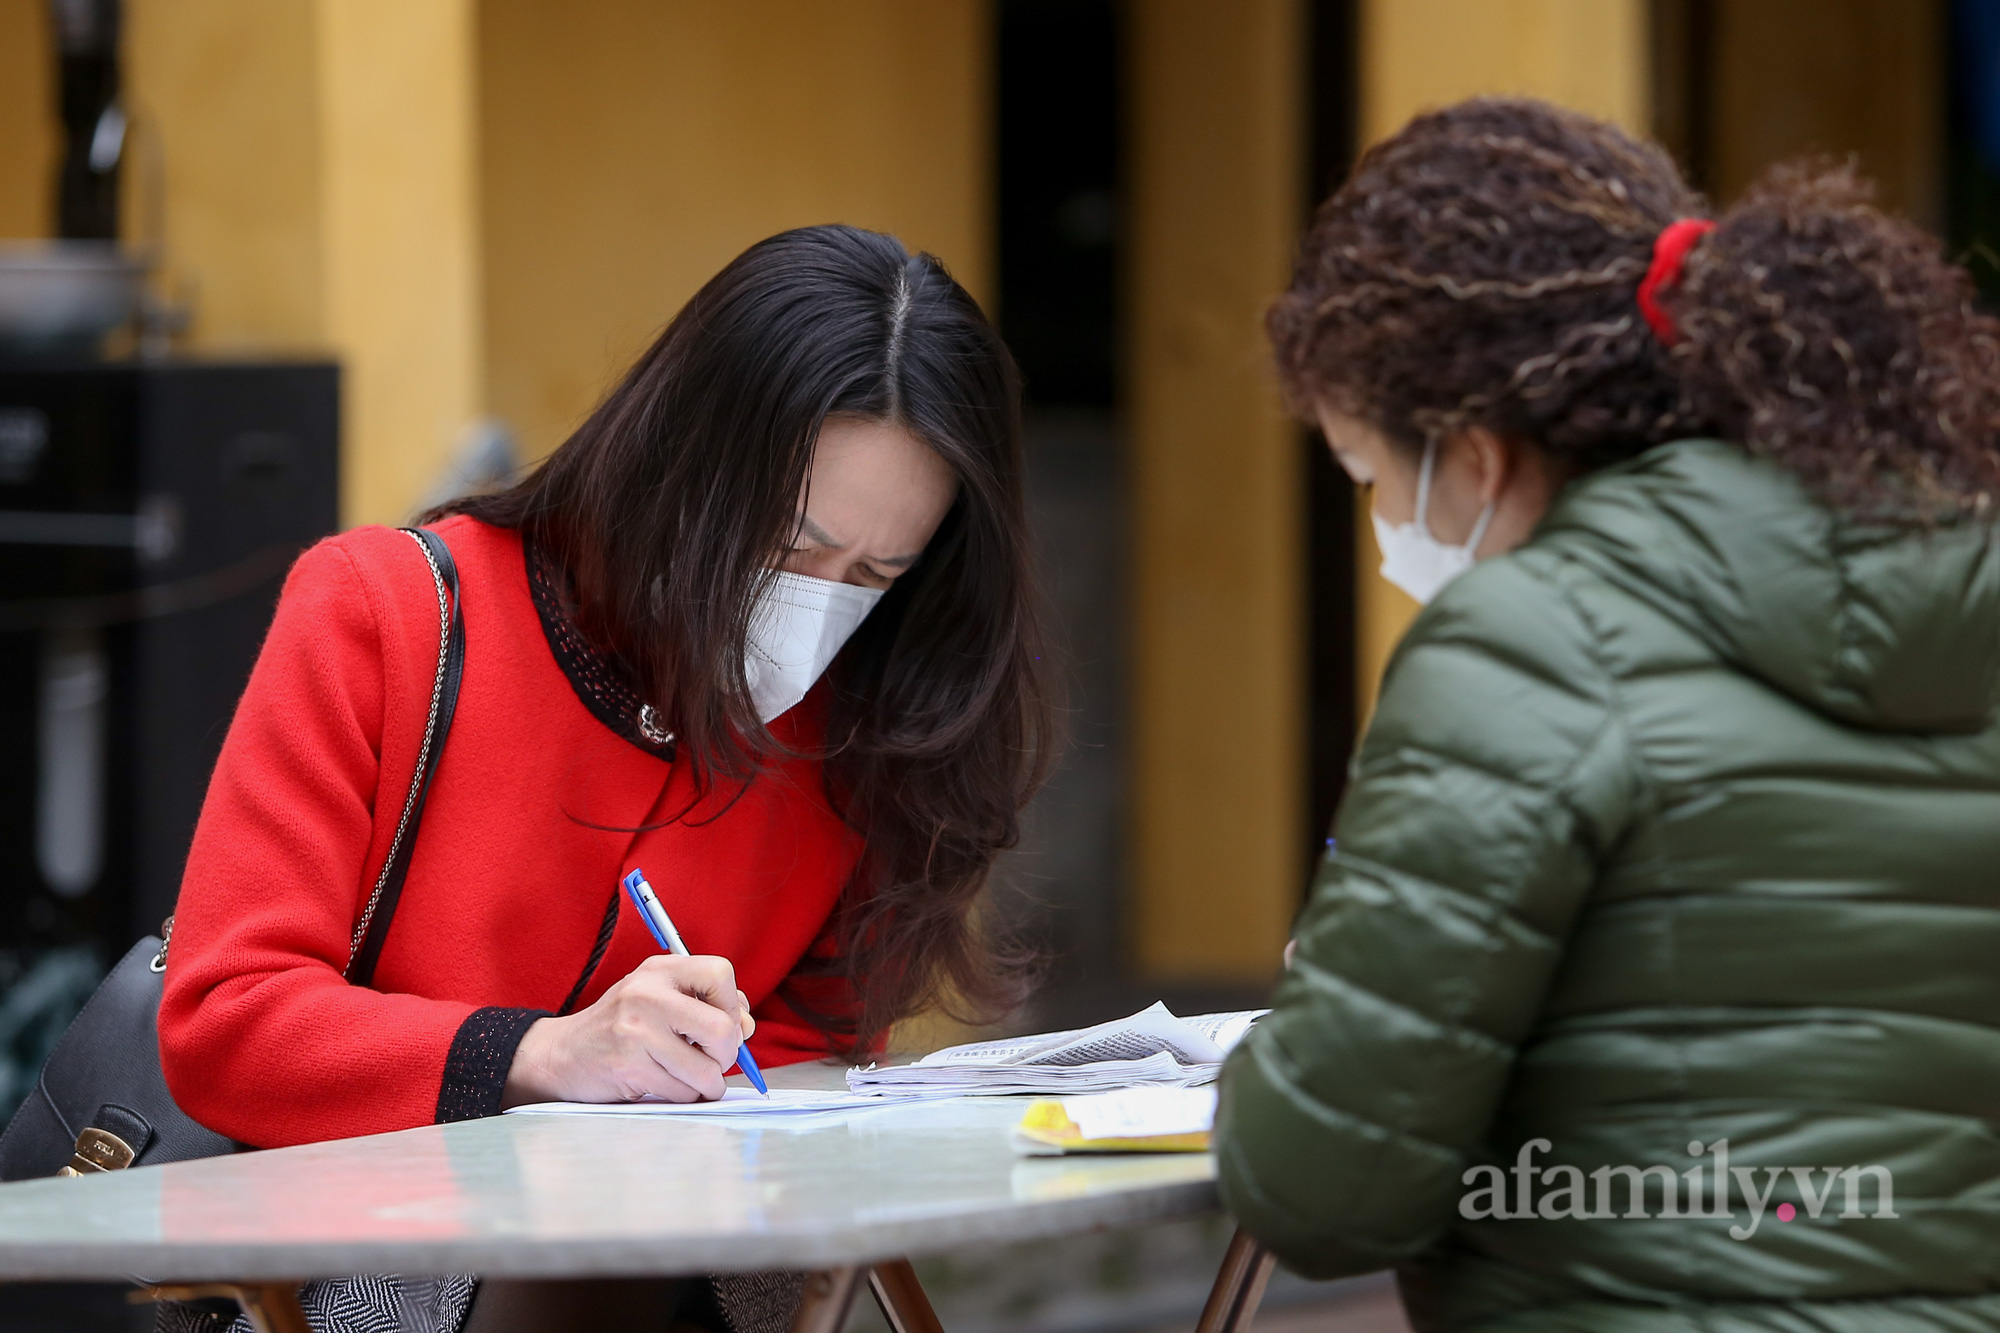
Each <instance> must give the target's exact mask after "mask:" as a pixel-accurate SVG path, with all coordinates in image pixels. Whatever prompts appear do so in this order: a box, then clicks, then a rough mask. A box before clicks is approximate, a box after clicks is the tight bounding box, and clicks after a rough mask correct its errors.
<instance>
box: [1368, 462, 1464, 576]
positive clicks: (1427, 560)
mask: <svg viewBox="0 0 2000 1333" xmlns="http://www.w3.org/2000/svg"><path fill="white" fill-rule="evenodd" d="M1436 466H1437V441H1436V440H1432V441H1431V442H1430V443H1428V444H1426V445H1425V446H1424V465H1423V467H1422V469H1420V470H1419V471H1418V473H1417V516H1416V517H1415V518H1414V519H1412V520H1411V521H1410V522H1408V523H1388V522H1384V521H1383V518H1382V516H1381V515H1380V514H1377V513H1374V512H1373V511H1372V510H1371V511H1370V514H1369V517H1371V518H1373V519H1374V520H1375V544H1376V545H1377V546H1379V547H1381V548H1382V577H1383V578H1385V579H1387V580H1389V582H1391V583H1393V584H1395V585H1396V586H1397V587H1398V588H1401V589H1402V590H1403V591H1404V592H1406V593H1408V594H1410V596H1412V597H1414V598H1416V599H1417V600H1418V601H1419V602H1424V603H1428V602H1429V601H1430V600H1431V598H1433V597H1435V596H1437V595H1438V594H1439V593H1440V592H1442V591H1443V590H1444V585H1445V584H1447V583H1450V582H1451V581H1452V580H1453V579H1455V578H1457V577H1458V576H1459V575H1460V574H1463V573H1464V572H1465V571H1466V570H1468V569H1471V568H1472V562H1473V559H1474V556H1473V554H1472V553H1473V552H1474V551H1477V550H1478V549H1479V542H1480V539H1481V538H1483V537H1485V536H1486V525H1487V524H1488V523H1491V522H1492V521H1493V506H1492V505H1490V504H1489V505H1487V506H1486V508H1484V509H1482V510H1481V511H1480V512H1479V521H1478V522H1477V523H1475V524H1473V525H1472V535H1471V536H1470V537H1468V538H1466V541H1465V545H1463V546H1446V545H1445V544H1444V543H1443V542H1441V541H1439V540H1438V539H1437V538H1435V537H1433V536H1431V529H1430V523H1429V521H1428V515H1429V512H1430V507H1431V472H1432V470H1433V469H1434V468H1435V467H1436Z"/></svg>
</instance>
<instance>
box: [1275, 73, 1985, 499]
mask: <svg viewBox="0 0 2000 1333" xmlns="http://www.w3.org/2000/svg"><path fill="white" fill-rule="evenodd" d="M1870 199H1871V191H1870V188H1869V187H1868V185H1867V184H1866V183H1865V182H1863V181H1862V180H1861V179H1859V178H1858V177H1857V176H1856V175H1855V173H1854V171H1853V169H1852V167H1851V166H1847V165H1844V164H1838V163H1830V162H1808V163H1795V164H1789V165H1786V166H1781V167H1778V168H1776V169H1774V170H1772V171H1771V172H1770V173H1769V174H1768V175H1766V176H1765V178H1764V179H1763V180H1762V182H1760V183H1759V184H1758V185H1757V186H1756V187H1755V188H1754V189H1752V190H1751V191H1750V192H1749V193H1747V194H1746V195H1745V196H1744V197H1743V198H1742V200H1741V201H1739V202H1738V203H1737V204H1736V205H1735V206H1733V207H1732V208H1730V209H1729V210H1728V211H1727V212H1725V213H1724V214H1723V215H1722V216H1721V217H1720V218H1718V219H1717V220H1716V221H1717V225H1716V228H1715V230H1714V231H1713V232H1712V233H1710V234H1709V235H1708V236H1707V237H1705V238H1704V239H1703V240H1702V241H1701V242H1700V243H1699V244H1698V245H1696V246H1695V248H1694V249H1693V251H1692V252H1691V253H1690V255H1689V256H1688V259H1687V261H1686V267H1685V270H1684V272H1683V274H1682V277H1681V280H1680V281H1679V283H1678V285H1676V286H1673V287H1670V288H1669V289H1667V292H1666V294H1665V296H1664V298H1663V304H1664V305H1665V306H1666V308H1667V310H1668V311H1669V313H1670V314H1671V315H1672V316H1673V318H1674V320H1675V322H1676V324H1677V325H1678V329H1679V335H1680V336H1679V337H1678V338H1677V339H1676V340H1675V341H1674V343H1673V345H1672V346H1671V347H1669V346H1666V345H1664V344H1663V343H1662V342H1661V340H1660V339H1659V338H1658V337H1656V336H1655V334H1654V333H1653V331H1652V330H1651V329H1650V328H1649V327H1648V326H1647V324H1646V322H1645V320H1644V319H1643V318H1642V317H1641V315H1640V312H1639V309H1638V306H1637V304H1636V300H1635V297H1636V293H1637V289H1638V286H1639V282H1640V279H1641V278H1642V277H1644V275H1645V273H1646V270H1647V268H1648V266H1649V264H1650V263H1651V260H1652V254H1653V243H1654V240H1655V238H1656V237H1658V235H1659V234H1660V231H1661V230H1662V229H1663V228H1664V227H1666V226H1667V224H1669V223H1671V222H1673V221H1674V220H1676V219H1678V218H1684V217H1702V216H1706V215H1707V214H1708V211H1709V210H1708V207H1707V204H1706V201H1705V200H1704V199H1703V198H1702V197H1701V196H1700V195H1699V194H1697V193H1696V192H1695V191H1693V190H1692V189H1690V188H1689V187H1688V186H1687V184H1686V183H1685V182H1684V181H1683V180H1682V179H1681V176H1680V172H1679V171H1678V170H1677V169H1676V168H1675V166H1674V164H1673V161H1672V160H1671V159H1670V158H1669V157H1668V156H1667V155H1666V153H1664V152H1663V151H1661V150H1660V149H1659V148H1657V147H1655V146H1654V145H1652V144H1647V143H1642V142H1639V141H1638V140H1635V139H1633V138H1631V137H1630V136H1629V135H1627V134H1625V133H1624V132H1622V131H1620V130H1619V129H1617V128H1616V127H1614V126H1612V125H1609V124H1606V123H1605V122H1603V121H1599V120H1594V119H1592V118H1590V117H1588V116H1584V115H1580V114H1578V113H1576V112H1573V111H1566V110H1563V109H1561V108H1559V107H1554V106H1550V105H1548V104H1547V103H1544V102H1537V101H1532V100H1528V99H1520V98H1475V99H1472V100H1470V101H1465V102H1460V103H1458V104H1457V105H1455V106H1450V107H1446V108H1444V109H1443V110H1440V111H1434V112H1430V113H1428V114H1426V115H1422V116H1419V117H1417V118H1416V119H1415V120H1413V121H1411V122H1410V123H1409V125H1407V126H1406V127H1404V129H1403V130H1402V131H1401V132H1400V133H1398V134H1396V135H1394V136H1393V137H1391V138H1389V139H1387V140H1385V141H1383V142H1382V143H1380V144H1377V145H1376V146H1374V147H1373V148H1371V149H1369V150H1368V152H1367V153H1366V154H1364V155H1363V156H1362V158H1361V160H1360V162H1359V163H1358V164H1357V165H1356V167H1355V170H1354V173H1353V175H1352V176H1351V177H1350V178H1349V179H1348V181H1347V183H1346V184H1344V185H1343V186H1341V188H1340V189H1339V190H1338V191H1336V192H1335V193H1334V195H1333V197H1332V198H1330V199H1328V200H1327V201H1326V203H1325V204H1324V205H1323V206H1322V207H1321V208H1320V210H1319V213H1318V215H1317V217H1316V218H1315V219H1314V221H1313V224H1312V227H1311V229H1310V231H1309V232H1308V234H1307V236H1306V239H1305V243H1304V246H1303V248H1302V250H1301V252H1300V255H1299V259H1298V264H1297V267H1296V269H1295V271H1294V274H1293V277H1292V283H1291V286H1290V288H1289V289H1288V290H1287V291H1286V292H1285V293H1284V295H1283V296H1281V297H1279V298H1278V300H1277V301H1276V302H1275V303H1274V304H1273V306H1272V308H1271V311H1270V314H1269V317H1268V327H1269V331H1270V335H1271V339H1272V342H1273V343H1274V344H1275V346H1276V349H1277V355H1278V362H1279V366H1280V369H1281V373H1282V376H1283V379H1284V383H1285V389H1286V392H1287V394H1288V396H1289V397H1290V398H1291V400H1292V402H1293V404H1294V406H1295V407H1297V408H1299V409H1300V410H1302V411H1309V410H1311V409H1312V408H1314V407H1316V406H1320V405H1324V406H1327V407H1331V408H1334V409H1336V410H1338V411H1341V412H1344V413H1347V414H1349V415H1353V416H1357V417H1360V418H1362V419H1363V420H1366V421H1369V422H1370V423H1372V424H1374V425H1376V426H1378V427H1379V428H1381V429H1382V430H1383V431H1384V433H1385V434H1387V435H1388V437H1389V438H1390V439H1392V440H1394V441H1396V442H1398V443H1399V444H1402V445H1404V446H1406V447H1412V448H1419V447H1421V446H1422V444H1423V443H1424V441H1426V440H1427V439H1433V438H1438V437H1439V436H1441V435H1443V434H1446V433H1449V432H1451V431H1453V430H1457V429H1463V428H1465V427H1469V426H1481V427H1485V428H1486V429H1489V430H1492V431H1493V432H1495V433H1496V434H1499V435H1502V436H1507V437H1511V438H1515V439H1522V440H1527V441H1530V442H1532V443H1533V444H1536V445H1538V446H1540V447H1541V448H1542V449H1544V450H1547V451H1548V452H1549V453H1551V454H1553V455H1554V456H1555V457H1556V459H1557V460H1558V462H1560V463H1562V464H1563V465H1565V466H1566V467H1568V468H1571V469H1573V470H1576V471H1589V470H1592V469H1594V468H1597V467H1601V466H1604V465H1606V464H1608V463H1611V462H1615V461H1617V460H1618V459H1621V458H1625V457H1629V456H1631V455H1632V454H1635V453H1638V452H1640V451H1641V450H1644V449H1647V448H1650V447H1651V446H1653V445H1656V444H1662V443H1665V442H1667V441H1669V440H1674V439H1681V438H1686V437H1689V436H1698V435H1707V436H1717V437H1720V438H1723V439H1728V440H1732V441H1735V442H1736V443H1738V444H1740V445H1742V446H1743V447H1745V448H1747V449H1749V450H1750V451H1751V452H1752V453H1756V454H1759V455H1762V456H1765V457H1768V458H1771V459H1773V460H1775V461H1777V462H1779V463H1781V464H1783V465H1784V466H1786V467H1789V468H1791V469H1792V470H1794V471H1795V472H1796V473H1798V474H1799V475H1800V476H1801V477H1802V478H1804V479H1805V481H1806V482H1807V484H1808V485H1809V486H1811V487H1812V488H1813V489H1814V490H1815V492H1816V493H1818V494H1819V495H1821V496H1822V498H1824V499H1825V500H1827V501H1828V502H1830V503H1834V504H1838V505H1841V506H1842V507H1845V508H1850V509H1859V510H1865V511H1868V512H1871V513H1876V514H1882V515H1902V516H1916V515H1923V516H1928V517H1936V516H1938V515H1939V511H1940V509H1943V510H1946V511H1961V512H1962V511H1967V510H1971V511H1978V512H1984V511H1987V510H1988V509H1989V508H1990V506H1991V503H1992V497H1993V495H1994V494H1995V492H1996V491H2000V450H1996V439H2000V320H1995V319H1994V318H1993V317H1991V316H1989V315H1987V314H1984V313H1983V312H1981V311H1980V310H1978V309H1977V308H1976V307H1975V305H1974V290H1973V284H1972V281H1971V279H1970V278H1969V277H1968V275H1967V274H1966V273H1965V272H1964V270H1962V269H1961V268H1959V267H1958V266H1957V265H1955V264H1952V263H1951V262H1949V261H1948V260H1947V259H1946V258H1945V257H1944V255H1943V254H1942V252H1941V250H1940V247H1939V245H1938V243H1937V242H1936V241H1934V240H1933V239H1931V238H1930V237H1929V236H1927V235H1925V234H1924V233H1923V232H1922V231H1920V230H1919V229H1918V228H1916V227H1914V226H1912V225H1910V224H1909V223H1907V222H1904V221H1901V220H1899V219H1896V218H1892V217H1890V216H1888V215H1886V214H1884V213H1883V212H1881V211H1880V210H1878V209H1876V208H1875V207H1873V206H1872V204H1871V202H1870Z"/></svg>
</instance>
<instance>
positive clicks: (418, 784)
mask: <svg viewBox="0 0 2000 1333" xmlns="http://www.w3.org/2000/svg"><path fill="white" fill-rule="evenodd" d="M403 531H404V535H406V536H407V537H409V539H410V540H411V541H413V542H415V543H416V544H417V549H418V550H420V551H422V552H423V553H424V563H425V564H426V565H429V566H430V570H431V580H432V581H433V582H434V583H436V584H437V599H438V664H437V678H436V679H435V680H434V681H432V683H431V711H430V716H429V717H428V718H426V719H425V721H424V743H423V746H422V748H420V749H419V750H418V751H417V767H416V771H415V772H414V773H413V774H412V775H411V777H410V794H409V795H407V796H405V797H404V798H403V813H402V816H401V817H400V818H399V819H397V820H396V836H395V838H394V839H393V840H392V841H391V842H390V843H389V854H388V855H387V856H386V857H384V858H382V873H381V874H379V875H377V876H376V877H375V889H374V891H373V892H372V893H370V894H369V895H368V906H367V907H366V908H364V909H363V910H362V913H361V920H360V921H359V922H358V923H357V924H356V925H355V927H354V938H353V940H352V941H351V942H349V944H348V946H347V968H346V971H347V972H352V971H353V970H354V960H355V959H356V958H358V957H360V956H361V943H362V941H363V940H365V939H367V938H368V927H369V925H370V923H372V922H373V921H374V920H375V909H376V908H377V907H379V906H380V905H381V903H382V891H383V890H384V889H386V888H388V886H389V872H390V870H391V868H392V867H394V866H395V864H396V853H397V852H398V851H399V850H401V849H402V846H403V835H404V834H406V833H407V832H408V831H409V827H410V812H411V811H412V810H414V809H415V808H416V804H417V797H418V796H419V795H420V794H422V792H423V789H424V774H425V773H426V772H427V771H428V770H429V768H430V763H431V738H432V736H433V735H434V734H435V733H436V731H437V720H438V709H439V708H440V707H442V706H443V702H444V673H445V666H446V663H447V662H448V661H449V660H450V657H451V598H450V597H449V595H447V593H446V592H445V587H444V571H442V570H440V569H439V568H438V562H437V557H436V556H434V555H432V554H431V548H430V547H429V545H427V544H426V543H425V541H424V539H423V538H422V537H420V536H418V535H417V534H416V533H414V532H411V531H410V530H409V529H407V528H405V529H404V530H403Z"/></svg>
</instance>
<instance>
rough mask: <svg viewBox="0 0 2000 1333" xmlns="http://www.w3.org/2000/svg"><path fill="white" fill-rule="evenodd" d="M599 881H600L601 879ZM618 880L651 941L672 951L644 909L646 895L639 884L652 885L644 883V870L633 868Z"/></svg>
mask: <svg viewBox="0 0 2000 1333" xmlns="http://www.w3.org/2000/svg"><path fill="white" fill-rule="evenodd" d="M599 882H600V883H601V882H602V881H599ZM618 882H619V883H620V884H623V885H624V886H625V896H626V897H628V898H630V899H631V900H632V910H633V911H635V912H637V913H638V914H639V920H640V921H642V922H644V923H645V926H646V933H647V934H648V935H651V936H652V937H653V943H655V944H657V945H659V946H660V947H661V948H662V949H665V950H666V951H667V952H668V953H672V952H673V951H674V946H673V945H671V944H669V943H667V937H666V936H665V935H663V934H661V933H660V927H659V925H658V924H657V923H656V922H655V921H654V920H653V914H652V913H651V912H650V911H648V910H647V909H646V895H645V893H644V892H642V891H641V887H640V886H641V885H644V886H645V887H646V888H651V887H652V886H651V885H649V884H646V874H645V872H644V871H642V870H634V871H633V872H632V873H631V874H629V875H627V876H626V877H625V878H624V879H622V880H620V881H618Z"/></svg>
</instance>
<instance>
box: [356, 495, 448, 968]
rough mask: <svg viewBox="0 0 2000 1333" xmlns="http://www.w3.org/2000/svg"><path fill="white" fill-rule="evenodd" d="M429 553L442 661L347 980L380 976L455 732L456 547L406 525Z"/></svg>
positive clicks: (359, 928)
mask: <svg viewBox="0 0 2000 1333" xmlns="http://www.w3.org/2000/svg"><path fill="white" fill-rule="evenodd" d="M403 531H404V532H406V533H408V534H409V535H410V538H411V540H413V541H415V542H416V543H417V545H418V547H419V548H421V549H422V551H423V553H424V562H425V563H426V564H428V565H429V566H430V567H431V578H432V580H433V581H434V582H435V583H436V584H437V599H438V664H437V676H436V679H435V680H434V681H433V682H432V684H431V708H430V715H429V717H428V718H427V720H426V721H425V723H424V743H423V745H422V747H421V748H420V749H419V750H418V751H417V768H416V772H415V773H413V774H412V775H411V777H410V792H409V795H408V796H406V797H404V798H403V813H402V816H401V818H399V819H398V820H397V821H396V836H395V838H394V840H393V841H391V842H390V844H389V855H388V856H387V857H386V858H384V860H383V862H382V873H381V874H380V875H379V876H377V877H376V880H375V888H374V891H373V892H371V893H370V894H369V895H368V906H367V907H365V908H364V909H362V912H361V920H360V921H358V922H356V923H355V926H354V941H353V943H352V944H351V945H350V946H349V952H348V960H347V979H348V981H350V982H352V983H353V984H354V985H356V986H366V985H368V984H369V983H370V982H371V981H373V980H374V979H375V964H376V962H377V961H378V960H379V959H380V958H381V957H382V941H383V940H384V939H385V938H386V937H387V936H388V934H389V923H390V921H391V920H393V919H394V917H395V915H396V900H397V899H398V898H400V897H402V894H403V878H404V876H406V875H408V874H409V871H410V854H411V851H412V849H414V848H415V846H416V844H417V828H418V826H419V825H420V824H422V823H423V819H424V799H425V797H427V796H428V795H429V794H430V789H431V779H432V778H434V777H436V776H437V769H438V763H439V762H440V761H441V760H442V759H443V757H444V742H445V738H446V737H447V736H448V735H450V734H451V718H452V714H453V713H454V712H456V711H457V708H458V684H459V680H460V678H461V677H462V676H464V674H465V617H464V615H463V614H462V611H461V608H460V606H459V599H458V566H457V565H456V564H454V563H453V562H452V558H451V548H450V547H448V546H446V545H445V543H444V538H442V537H440V536H438V535H437V534H436V533H435V532H432V531H431V530H430V529H429V528H404V529H403Z"/></svg>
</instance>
